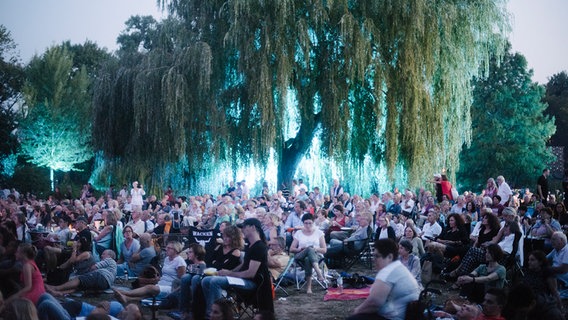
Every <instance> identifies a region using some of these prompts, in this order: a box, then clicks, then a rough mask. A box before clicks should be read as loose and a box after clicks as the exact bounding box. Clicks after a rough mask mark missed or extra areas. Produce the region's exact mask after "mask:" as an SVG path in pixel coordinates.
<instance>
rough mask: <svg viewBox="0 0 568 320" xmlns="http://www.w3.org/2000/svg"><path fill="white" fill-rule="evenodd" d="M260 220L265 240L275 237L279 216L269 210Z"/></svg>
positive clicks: (278, 229)
mask: <svg viewBox="0 0 568 320" xmlns="http://www.w3.org/2000/svg"><path fill="white" fill-rule="evenodd" d="M261 221H262V230H263V231H264V236H265V237H266V241H270V240H271V239H276V238H277V237H278V235H279V231H280V218H278V216H277V215H276V214H274V213H270V212H269V213H267V214H265V215H264V218H263V219H262V220H261Z"/></svg>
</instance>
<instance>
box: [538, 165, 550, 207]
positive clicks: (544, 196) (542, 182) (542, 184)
mask: <svg viewBox="0 0 568 320" xmlns="http://www.w3.org/2000/svg"><path fill="white" fill-rule="evenodd" d="M549 175H550V170H549V169H544V170H542V175H541V176H540V177H538V180H537V182H536V193H537V194H538V196H539V198H540V201H541V202H542V203H543V204H544V205H546V204H547V202H548V176H549Z"/></svg>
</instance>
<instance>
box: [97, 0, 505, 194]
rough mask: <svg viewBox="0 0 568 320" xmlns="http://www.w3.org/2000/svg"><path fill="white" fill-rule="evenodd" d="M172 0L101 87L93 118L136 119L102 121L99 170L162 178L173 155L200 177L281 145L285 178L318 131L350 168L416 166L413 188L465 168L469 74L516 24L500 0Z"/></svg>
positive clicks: (326, 147)
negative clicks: (367, 162) (438, 173)
mask: <svg viewBox="0 0 568 320" xmlns="http://www.w3.org/2000/svg"><path fill="white" fill-rule="evenodd" d="M162 5H163V6H164V8H167V10H168V11H169V13H170V18H169V19H168V20H166V21H164V22H162V23H160V25H159V26H157V27H156V28H149V29H145V28H142V27H139V30H151V31H152V32H149V31H148V32H146V33H145V34H144V35H141V36H140V37H138V36H136V39H147V38H146V37H145V36H146V35H151V36H152V37H151V41H147V40H144V43H151V44H152V46H151V48H149V49H145V50H144V51H141V50H140V45H138V46H136V45H132V46H129V48H135V47H137V48H138V53H139V54H138V55H134V56H133V55H131V56H129V57H123V58H122V59H123V60H121V63H120V65H121V67H118V66H112V65H111V66H108V68H106V69H105V70H104V71H103V73H102V75H101V77H100V78H99V79H100V81H99V82H98V83H97V85H96V89H95V119H96V120H95V121H96V122H95V123H102V122H103V120H104V119H103V117H104V116H105V115H107V114H108V113H109V112H113V114H114V115H119V114H125V115H127V117H128V118H129V119H131V120H130V122H129V123H126V125H125V122H124V116H122V117H120V116H118V117H110V118H109V120H108V122H107V123H106V124H105V125H103V126H99V125H96V129H95V130H96V132H95V136H96V139H95V141H97V148H100V149H101V150H102V151H103V154H104V164H103V165H101V167H103V168H102V169H101V170H100V171H99V172H101V173H100V174H102V175H104V173H103V172H106V175H114V176H115V177H120V176H122V177H133V176H134V177H136V176H138V177H139V178H140V179H144V178H145V177H148V178H150V180H151V181H153V183H155V184H161V183H162V184H163V179H164V177H165V174H164V173H165V172H166V171H167V170H166V169H168V168H172V166H173V165H175V164H180V163H181V165H175V166H176V168H177V169H176V170H173V171H174V174H175V175H182V176H184V177H185V176H191V177H194V178H195V177H196V178H199V177H202V176H203V175H205V174H207V173H208V170H210V169H208V168H211V166H215V165H218V164H219V163H220V162H229V163H230V164H231V165H232V166H233V167H235V168H236V167H238V166H239V165H242V164H247V163H249V162H254V163H259V164H261V165H263V166H264V165H266V164H267V162H268V159H269V155H271V154H274V155H275V159H276V162H277V164H278V166H279V168H278V181H279V185H280V183H281V182H289V181H290V180H291V178H292V177H293V175H294V172H295V170H296V166H297V164H298V162H299V160H300V159H301V158H302V157H303V156H304V155H305V153H306V151H307V150H308V149H309V148H310V146H311V144H312V141H313V138H314V137H316V136H317V137H318V138H320V140H321V150H322V152H323V155H324V156H326V157H329V158H332V159H334V160H335V161H336V162H337V163H338V164H339V166H340V167H343V166H347V165H357V164H360V163H362V161H364V159H372V162H373V163H375V164H384V165H385V166H386V168H387V173H388V175H389V178H390V180H394V179H395V178H396V177H395V172H396V169H397V168H398V167H402V168H404V169H406V170H407V171H408V180H409V181H408V183H409V185H411V186H416V185H418V184H421V182H422V181H423V180H424V179H425V178H426V177H429V176H430V175H431V173H432V172H433V171H434V170H438V169H439V168H441V167H443V166H444V167H451V168H452V169H454V168H457V166H458V155H459V151H460V149H461V146H462V144H463V143H464V142H465V143H467V142H469V138H470V135H469V132H470V131H469V130H470V116H469V114H470V113H469V106H470V104H471V90H470V83H469V79H471V78H472V76H474V75H478V71H479V70H480V69H479V66H480V64H483V63H484V62H485V63H488V60H489V55H490V53H491V52H497V53H499V52H500V50H501V49H502V47H503V38H502V37H501V34H503V33H505V32H506V30H507V29H508V20H507V14H506V11H505V6H504V4H503V3H501V1H493V0H482V1H476V2H475V3H473V2H472V3H469V2H459V3H456V2H455V1H445V0H444V1H438V2H437V3H436V6H433V5H431V2H430V1H426V0H412V1H407V0H397V1H379V2H367V1H347V0H342V1H328V2H323V1H319V0H317V1H316V0H313V1H299V0H281V1H260V0H235V1H231V2H226V1H185V0H171V1H162ZM154 30H156V31H157V32H154ZM496 30H497V31H498V32H499V33H501V34H494V31H496ZM130 35H131V36H132V37H131V38H134V37H133V35H134V34H133V33H130ZM123 40H124V39H123ZM123 43H127V42H123ZM136 43H138V44H140V43H141V42H135V44H136ZM124 47H126V45H124ZM123 61H124V63H123ZM124 66H126V67H124ZM290 101H292V103H290ZM289 119H292V120H291V124H290V123H289ZM109 128H116V129H115V130H107V129H109ZM116 130H120V131H121V132H120V133H119V132H117V131H116ZM116 136H120V137H125V141H124V142H121V145H117V144H116V143H114V142H113V140H114V138H115V137H116ZM124 155H128V156H126V157H125V156H124ZM122 168H128V169H127V170H128V172H125V171H124V170H120V169H122ZM362 174H363V175H364V174H365V173H362ZM188 180H189V179H188ZM182 183H185V185H183V186H180V187H183V188H192V187H194V185H192V183H193V182H192V181H191V180H189V181H187V180H186V181H185V182H182ZM146 184H148V183H146ZM180 187H178V189H179V188H180ZM207 191H209V190H207Z"/></svg>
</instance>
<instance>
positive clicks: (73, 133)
mask: <svg viewBox="0 0 568 320" xmlns="http://www.w3.org/2000/svg"><path fill="white" fill-rule="evenodd" d="M26 79H27V81H26V84H25V88H24V92H25V99H26V108H24V109H23V110H22V120H21V123H20V127H19V129H18V137H19V139H20V141H21V151H22V154H23V155H25V156H26V157H28V158H29V161H30V162H32V163H34V164H36V165H38V166H43V167H47V168H49V169H50V179H51V189H52V190H53V188H54V185H53V183H54V176H53V174H54V171H55V170H61V171H70V170H76V169H77V167H76V165H77V164H80V163H82V162H84V161H86V160H88V159H90V158H91V157H92V151H91V144H90V140H91V134H90V131H91V126H90V119H89V114H90V113H89V112H90V106H91V101H90V100H91V95H90V94H89V92H88V87H89V77H88V75H87V71H86V68H85V67H82V68H76V67H74V66H73V56H72V55H71V54H70V53H69V51H68V50H67V49H66V48H65V47H64V46H56V47H52V48H50V49H48V50H47V51H46V52H45V53H44V54H43V55H42V56H41V57H38V56H34V57H33V58H32V60H31V61H30V63H29V65H28V66H27V68H26Z"/></svg>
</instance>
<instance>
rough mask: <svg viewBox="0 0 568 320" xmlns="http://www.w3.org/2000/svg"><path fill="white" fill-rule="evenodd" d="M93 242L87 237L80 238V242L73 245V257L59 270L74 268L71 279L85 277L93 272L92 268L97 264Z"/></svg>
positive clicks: (59, 267)
mask: <svg viewBox="0 0 568 320" xmlns="http://www.w3.org/2000/svg"><path fill="white" fill-rule="evenodd" d="M92 248H93V246H92V242H91V241H89V240H88V239H87V238H85V237H80V238H79V240H78V241H75V242H74V243H73V250H72V251H71V257H69V259H68V260H67V261H65V262H64V263H62V264H61V265H60V266H58V267H57V269H60V270H65V269H68V268H72V273H71V277H72V278H73V277H76V276H79V275H83V274H86V273H88V272H89V271H91V267H92V266H93V265H94V264H95V258H94V257H93V255H92V254H91V252H92Z"/></svg>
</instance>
